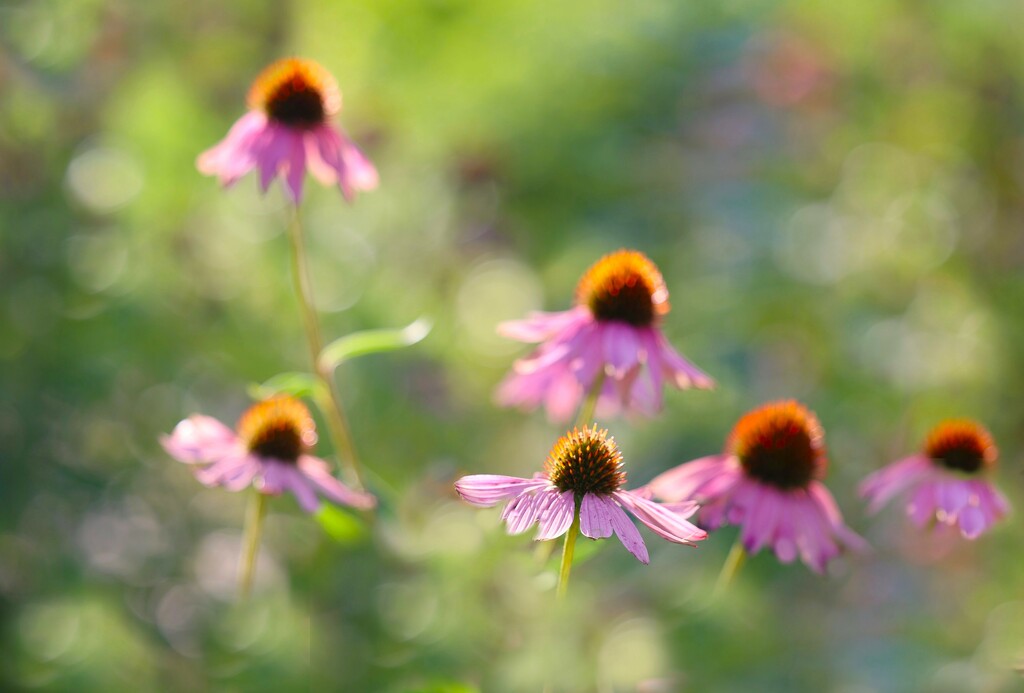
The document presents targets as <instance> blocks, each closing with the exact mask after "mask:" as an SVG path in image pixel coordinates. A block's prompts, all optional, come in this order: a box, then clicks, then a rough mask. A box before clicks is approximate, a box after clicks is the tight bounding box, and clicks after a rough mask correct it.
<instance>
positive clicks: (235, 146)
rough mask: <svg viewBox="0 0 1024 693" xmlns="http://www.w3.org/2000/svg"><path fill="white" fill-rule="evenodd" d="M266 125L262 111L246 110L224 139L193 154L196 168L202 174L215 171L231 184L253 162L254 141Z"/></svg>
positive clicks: (254, 162)
mask: <svg viewBox="0 0 1024 693" xmlns="http://www.w3.org/2000/svg"><path fill="white" fill-rule="evenodd" d="M266 127H267V118H266V116H265V115H264V114H263V113H261V112H259V111H249V112H248V113H246V114H245V115H243V116H242V117H241V118H239V119H238V120H237V121H236V122H235V124H234V125H232V126H231V129H230V130H229V131H228V134H227V135H226V136H225V137H224V139H223V140H221V141H220V142H219V143H217V144H216V145H215V146H213V147H211V148H210V149H207V150H206V151H205V152H203V153H202V154H200V155H199V156H198V157H197V158H196V168H197V169H199V172H200V173H202V174H203V175H207V176H209V175H217V176H219V177H220V179H221V183H223V184H224V185H230V184H231V183H233V182H234V181H235V180H237V179H238V178H239V177H240V176H242V175H244V174H245V173H246V172H248V171H249V170H251V169H252V168H253V166H255V164H256V159H255V156H254V147H255V143H256V142H257V141H258V140H259V138H260V137H261V136H262V134H263V132H264V131H265V129H266Z"/></svg>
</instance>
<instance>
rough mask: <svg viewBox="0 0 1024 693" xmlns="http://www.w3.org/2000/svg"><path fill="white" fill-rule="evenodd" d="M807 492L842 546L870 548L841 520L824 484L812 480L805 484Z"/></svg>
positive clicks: (836, 506) (857, 549)
mask: <svg viewBox="0 0 1024 693" xmlns="http://www.w3.org/2000/svg"><path fill="white" fill-rule="evenodd" d="M807 494H808V496H809V497H810V499H811V501H812V502H813V503H814V504H815V505H816V506H817V509H818V511H819V512H820V513H821V514H822V515H823V516H824V517H825V519H826V520H827V521H828V523H829V528H830V529H831V530H832V533H833V534H834V535H835V536H836V538H838V539H839V541H840V542H841V543H842V544H843V546H845V547H846V548H848V549H850V550H851V551H867V550H868V549H869V548H870V547H869V546H868V543H867V542H866V541H865V540H864V538H863V537H861V536H860V535H859V534H857V533H856V532H854V531H853V530H852V529H850V528H849V527H847V526H846V524H845V523H844V522H843V516H842V513H840V512H839V506H838V505H836V500H835V498H833V497H832V494H831V493H830V492H829V490H828V488H826V487H825V484H823V483H821V482H820V481H812V482H811V483H810V484H808V485H807Z"/></svg>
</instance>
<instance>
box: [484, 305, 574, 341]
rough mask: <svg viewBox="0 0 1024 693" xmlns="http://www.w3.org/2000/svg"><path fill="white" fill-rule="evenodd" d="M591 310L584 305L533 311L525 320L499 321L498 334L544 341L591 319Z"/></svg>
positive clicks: (518, 338) (512, 337)
mask: <svg viewBox="0 0 1024 693" xmlns="http://www.w3.org/2000/svg"><path fill="white" fill-rule="evenodd" d="M589 316H590V312H589V311H588V310H587V309H586V307H584V306H577V307H576V308H573V309H572V310H564V311H560V312H557V313H542V312H533V313H530V314H529V315H528V316H526V319H525V320H508V321H506V322H502V323H498V328H497V329H498V334H500V335H501V336H502V337H507V338H508V339H514V340H516V341H519V342H543V341H545V340H547V339H549V338H551V337H553V336H554V335H556V334H559V333H562V332H564V331H566V330H567V329H568V328H569V327H570V326H578V325H580V324H582V323H583V322H586V321H588V320H589Z"/></svg>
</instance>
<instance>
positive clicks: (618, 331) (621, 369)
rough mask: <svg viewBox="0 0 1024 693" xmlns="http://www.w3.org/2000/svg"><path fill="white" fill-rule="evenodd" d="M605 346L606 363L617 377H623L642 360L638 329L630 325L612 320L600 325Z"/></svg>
mask: <svg viewBox="0 0 1024 693" xmlns="http://www.w3.org/2000/svg"><path fill="white" fill-rule="evenodd" d="M598 329H599V333H600V334H601V340H602V343H603V345H604V358H605V362H606V363H607V364H608V365H609V366H611V368H612V371H613V372H614V374H615V375H618V376H619V377H621V376H622V375H624V374H625V373H626V372H627V371H629V370H630V369H631V368H632V367H633V366H634V365H636V364H637V363H638V362H639V360H640V344H639V341H638V340H637V335H636V328H635V327H633V326H632V325H629V324H628V323H624V322H619V321H618V320H611V321H608V322H599V323H598Z"/></svg>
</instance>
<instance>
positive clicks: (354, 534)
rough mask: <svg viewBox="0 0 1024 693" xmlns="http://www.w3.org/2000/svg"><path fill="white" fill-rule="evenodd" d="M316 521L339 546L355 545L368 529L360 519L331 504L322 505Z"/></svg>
mask: <svg viewBox="0 0 1024 693" xmlns="http://www.w3.org/2000/svg"><path fill="white" fill-rule="evenodd" d="M316 521H317V522H319V523H320V526H321V527H323V530H324V531H325V532H327V534H328V536H330V537H331V538H332V539H334V541H336V542H338V543H339V544H355V543H356V542H358V541H359V540H361V539H362V538H363V536H364V535H365V534H366V528H365V527H364V526H363V523H362V522H360V521H359V519H358V518H356V517H354V516H352V515H350V514H349V513H347V512H345V511H344V510H341V509H339V508H338V507H337V506H334V505H331V504H330V503H322V504H321V505H320V509H319V510H318V511H317V512H316Z"/></svg>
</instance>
